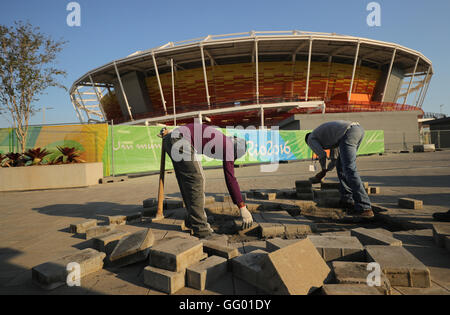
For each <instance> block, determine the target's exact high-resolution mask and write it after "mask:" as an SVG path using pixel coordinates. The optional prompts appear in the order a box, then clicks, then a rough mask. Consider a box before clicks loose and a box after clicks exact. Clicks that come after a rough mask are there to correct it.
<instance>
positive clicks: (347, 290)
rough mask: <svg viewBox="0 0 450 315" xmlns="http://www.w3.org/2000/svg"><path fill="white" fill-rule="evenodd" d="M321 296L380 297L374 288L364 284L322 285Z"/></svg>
mask: <svg viewBox="0 0 450 315" xmlns="http://www.w3.org/2000/svg"><path fill="white" fill-rule="evenodd" d="M322 294H323V295H381V293H380V292H379V291H378V290H377V289H376V288H374V287H369V286H368V285H365V284H324V285H323V287H322Z"/></svg>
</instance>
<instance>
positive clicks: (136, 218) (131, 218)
mask: <svg viewBox="0 0 450 315" xmlns="http://www.w3.org/2000/svg"><path fill="white" fill-rule="evenodd" d="M141 221H142V213H141V212H136V213H130V214H127V215H126V223H127V224H131V223H138V222H141Z"/></svg>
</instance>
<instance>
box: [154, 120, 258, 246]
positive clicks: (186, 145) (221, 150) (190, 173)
mask: <svg viewBox="0 0 450 315" xmlns="http://www.w3.org/2000/svg"><path fill="white" fill-rule="evenodd" d="M161 133H162V136H163V146H164V150H165V151H166V152H167V154H168V155H169V156H170V158H171V160H172V164H173V167H174V170H175V175H176V178H177V181H178V186H179V187H180V191H181V195H182V197H183V200H184V203H185V205H186V209H187V213H188V215H187V218H186V226H188V227H189V228H191V229H192V230H193V232H194V235H195V236H197V237H199V238H209V237H211V236H212V235H213V230H212V229H211V226H210V225H209V223H208V221H207V216H206V213H205V209H204V208H205V175H204V173H203V168H202V165H201V163H200V161H199V160H198V158H197V155H196V154H198V155H200V154H204V155H206V156H208V157H210V158H214V159H218V160H222V161H223V172H224V175H225V182H226V184H227V188H228V191H229V193H230V195H231V198H232V200H233V203H234V204H235V205H237V207H238V208H239V211H240V214H241V217H242V221H243V224H242V228H244V229H245V228H248V227H250V226H251V225H252V223H253V218H252V215H251V214H250V212H249V211H248V209H247V206H246V205H245V203H244V201H243V199H242V194H241V190H240V188H239V184H238V182H237V180H236V177H235V176H234V161H235V160H236V159H238V158H240V157H241V156H243V155H244V154H245V152H246V150H247V144H246V141H245V140H244V139H242V138H238V137H227V136H225V135H224V134H223V133H222V132H221V131H220V130H218V129H216V128H214V127H211V126H208V125H205V124H201V123H198V122H195V123H191V124H187V125H185V126H181V127H178V128H176V129H174V130H172V132H168V133H167V134H165V132H164V129H163V130H161ZM164 134H165V135H164Z"/></svg>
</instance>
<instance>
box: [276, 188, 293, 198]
mask: <svg viewBox="0 0 450 315" xmlns="http://www.w3.org/2000/svg"><path fill="white" fill-rule="evenodd" d="M276 194H277V196H276V197H277V198H287V199H295V198H296V196H297V191H296V190H295V189H280V190H278V191H277V192H276Z"/></svg>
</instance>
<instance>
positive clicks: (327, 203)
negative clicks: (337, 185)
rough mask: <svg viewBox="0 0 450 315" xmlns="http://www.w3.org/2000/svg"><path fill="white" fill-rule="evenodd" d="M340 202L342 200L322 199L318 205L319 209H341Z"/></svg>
mask: <svg viewBox="0 0 450 315" xmlns="http://www.w3.org/2000/svg"><path fill="white" fill-rule="evenodd" d="M340 200H341V198H340V197H339V198H328V197H327V198H322V199H319V201H318V203H317V205H318V206H319V207H324V208H341V205H340Z"/></svg>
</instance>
